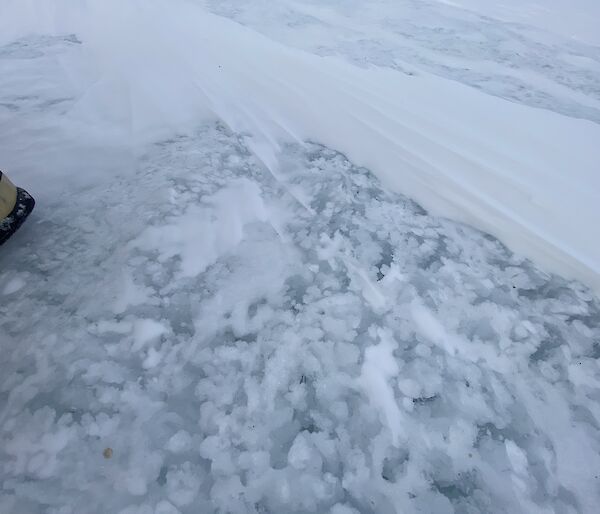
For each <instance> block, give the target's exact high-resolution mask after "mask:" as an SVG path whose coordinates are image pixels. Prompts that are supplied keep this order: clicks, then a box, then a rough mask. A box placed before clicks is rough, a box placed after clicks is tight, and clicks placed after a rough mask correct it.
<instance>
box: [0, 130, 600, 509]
mask: <svg viewBox="0 0 600 514" xmlns="http://www.w3.org/2000/svg"><path fill="white" fill-rule="evenodd" d="M285 155H286V158H285V159H286V160H285V163H284V164H283V165H282V172H281V175H280V176H279V177H277V178H275V177H274V176H273V175H272V174H271V173H269V172H268V170H266V169H265V168H264V167H263V166H261V165H260V163H259V162H258V161H257V160H256V159H255V158H254V157H253V156H251V154H250V153H249V152H248V151H247V149H246V148H244V145H243V143H242V142H241V139H240V138H239V137H236V136H235V135H234V134H231V133H230V132H228V131H227V130H226V129H224V128H222V127H221V128H220V127H215V126H207V127H206V128H205V129H203V130H201V131H200V132H198V133H197V134H195V135H193V136H190V137H181V138H178V139H175V140H172V141H166V142H164V143H162V144H160V145H156V146H154V147H153V148H152V149H150V150H149V151H148V153H147V155H146V156H145V158H144V160H143V161H142V162H141V163H140V165H139V167H138V169H137V171H136V173H135V175H134V176H128V177H123V178H122V179H121V180H120V181H119V182H118V183H113V184H112V185H110V184H109V185H106V184H105V185H104V187H102V188H94V189H90V190H89V191H87V192H81V193H80V194H79V195H77V196H76V197H73V198H71V199H70V201H69V202H63V203H61V204H60V205H57V206H55V208H54V210H53V216H52V218H51V219H46V220H44V221H42V220H41V219H40V220H38V222H37V223H32V224H31V225H30V226H29V227H28V232H27V234H20V235H19V236H16V237H18V238H19V239H18V240H17V241H16V244H12V243H11V245H12V246H10V247H9V252H10V253H9V256H10V259H8V258H6V256H5V255H3V256H2V258H3V262H2V263H3V274H2V280H5V279H6V278H7V277H9V276H14V275H15V274H16V275H17V276H19V277H22V279H23V280H24V281H25V283H26V286H25V290H26V291H27V294H26V295H25V294H19V291H15V292H10V290H9V292H8V294H5V296H4V298H10V299H11V300H12V301H11V303H6V302H3V303H2V305H3V307H2V309H3V311H2V314H3V316H2V318H1V323H2V326H1V329H2V333H3V334H4V337H3V347H4V353H5V359H4V360H3V362H2V364H1V366H2V377H3V381H2V391H3V395H4V398H5V402H6V403H5V405H4V408H3V411H2V452H3V459H2V462H3V465H2V472H1V473H2V479H3V480H2V484H3V488H2V497H1V498H2V499H1V503H0V506H1V510H2V512H31V513H35V512H52V513H58V512H60V513H62V514H66V513H70V512H73V513H76V512H81V511H85V512H119V513H121V512H122V513H126V514H132V513H136V514H137V513H163V512H164V513H170V512H173V513H176V512H182V513H185V512H212V511H219V512H282V511H285V512H308V511H311V512H326V511H329V510H331V512H333V513H338V512H339V513H341V512H455V511H458V512H507V511H510V512H528V513H530V512H547V511H548V510H552V509H554V511H555V512H561V511H563V512H568V511H569V510H572V511H580V512H593V505H595V503H596V501H597V498H598V493H597V487H598V482H597V480H598V479H597V478H596V476H595V475H594V474H593V470H594V469H597V468H598V466H599V465H600V458H599V456H598V443H599V437H598V430H597V428H598V427H597V421H596V419H597V416H598V412H597V404H596V403H595V402H594V401H593V398H594V395H595V394H596V392H597V390H598V385H599V384H598V365H597V358H598V344H597V341H598V337H600V326H599V324H598V319H599V316H600V305H599V303H598V301H597V300H595V299H594V298H593V296H591V295H590V294H589V292H587V291H586V290H585V289H583V288H582V287H581V286H578V285H577V284H575V283H570V284H569V283H567V282H565V281H564V280H562V279H559V278H558V277H555V276H549V275H546V274H544V273H541V272H540V271H538V270H537V269H536V268H535V267H534V266H533V265H532V264H531V263H529V262H528V261H525V260H523V259H521V258H518V257H516V256H514V255H513V254H511V253H510V252H509V251H507V250H506V248H505V247H503V246H502V245H501V244H499V243H498V241H496V240H495V239H493V238H491V237H489V236H486V235H485V234H482V233H480V232H477V231H475V230H474V229H471V228H468V227H466V226H463V225H460V224H457V223H455V222H450V221H446V220H443V219H439V218H435V217H432V216H430V215H428V214H426V213H425V211H423V210H422V209H421V208H419V207H418V206H417V205H416V204H414V203H413V202H411V201H409V200H407V199H406V198H404V197H402V196H399V195H396V194H392V193H389V192H386V191H385V190H384V189H382V187H381V185H380V184H379V182H378V181H377V180H376V179H375V178H374V177H373V175H371V173H369V172H368V171H367V170H365V169H362V168H357V167H355V166H353V165H352V164H351V163H350V162H349V161H348V160H347V159H346V158H345V157H344V156H342V155H340V154H338V153H336V152H333V151H331V150H328V149H326V148H323V147H321V146H318V145H314V144H311V145H307V146H304V147H302V146H293V147H288V148H286V152H285ZM157 192H159V194H157ZM225 197H228V198H229V202H230V205H231V206H232V207H233V206H237V209H241V210H242V211H244V212H245V218H244V219H245V220H246V222H244V223H240V224H237V225H236V226H237V227H238V230H239V231H240V232H242V233H243V238H242V239H236V241H237V242H238V244H236V245H232V244H229V243H226V244H221V243H219V241H218V239H217V240H214V241H213V243H212V245H211V244H210V242H208V241H207V240H206V239H205V238H204V233H205V232H206V231H208V232H209V233H210V232H211V230H216V228H217V227H218V226H220V224H221V223H222V220H221V218H220V213H222V211H221V205H222V204H221V203H220V202H221V201H222V199H223V198H225ZM298 198H301V199H302V201H299V200H298ZM93 205H96V206H98V207H97V208H98V209H100V210H101V211H103V213H105V214H103V216H102V219H101V220H100V221H99V223H97V225H96V226H95V228H94V230H90V229H89V227H88V226H87V224H86V219H85V218H79V217H73V215H72V213H73V212H78V213H82V212H85V211H86V210H88V209H89V208H90V207H91V206H93ZM197 209H202V210H203V218H202V220H201V222H200V224H197V225H193V224H190V223H188V222H187V221H186V220H188V219H189V216H190V213H193V212H195V211H196V210H197ZM235 209H236V207H234V209H233V212H236V211H235ZM96 212H97V211H96ZM124 217H126V218H127V220H128V223H127V228H126V229H125V230H123V228H122V221H123V219H124ZM210 224H213V225H214V226H213V228H211V227H210ZM204 225H207V226H204ZM157 231H158V232H157ZM133 234H136V235H135V236H134V237H132V235H133ZM157 234H162V235H163V236H164V237H163V238H160V237H157ZM179 237H181V238H185V240H186V241H189V242H190V244H197V245H198V248H199V252H200V258H199V262H202V263H203V264H202V266H201V267H200V264H198V266H199V267H198V269H197V270H194V271H197V273H195V274H194V275H193V276H192V275H191V274H190V273H187V272H186V270H188V271H189V268H188V264H189V262H188V259H189V256H187V254H186V252H185V251H183V252H181V253H180V254H175V253H174V252H173V251H172V246H171V243H172V242H173V238H179ZM29 239H30V240H31V243H26V241H27V240H29ZM56 241H60V242H61V244H59V245H57V244H56ZM34 243H35V244H34ZM204 243H206V244H204ZM202 255H207V257H202ZM124 296H125V297H127V298H128V299H129V301H128V302H125V303H124V302H123V301H122V298H123V297H124ZM24 312H26V313H27V316H23V315H22V313H24ZM106 447H110V448H112V449H113V452H114V454H113V457H112V459H110V460H106V459H104V458H103V457H102V451H103V449H104V448H106ZM353 509H354V510H353Z"/></svg>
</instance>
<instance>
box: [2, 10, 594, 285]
mask: <svg viewBox="0 0 600 514" xmlns="http://www.w3.org/2000/svg"><path fill="white" fill-rule="evenodd" d="M2 20H3V22H4V24H7V22H8V24H7V26H6V27H3V28H2V31H1V32H2V34H3V36H4V37H9V36H10V35H11V34H13V35H14V34H16V33H26V32H27V31H28V30H29V31H40V32H42V33H57V34H60V33H63V34H64V33H76V34H77V35H78V37H79V38H81V40H82V43H83V45H82V51H81V60H80V62H79V63H78V66H77V67H74V65H73V64H72V63H69V65H68V67H69V68H70V69H69V72H68V73H69V80H70V81H72V82H74V83H76V84H77V88H78V92H79V101H78V102H77V104H76V106H75V107H74V108H73V109H72V110H70V111H69V112H68V113H67V114H66V115H65V120H64V121H65V123H68V124H71V126H73V127H75V126H77V127H78V129H77V130H81V127H82V126H86V127H93V128H94V130H101V134H102V135H101V137H103V138H106V139H107V140H108V139H112V138H114V140H118V141H124V142H127V144H130V145H136V144H139V143H140V142H142V141H148V140H153V139H157V138H159V137H161V136H165V135H167V134H169V133H172V132H173V131H177V132H185V131H186V130H189V129H190V128H193V126H194V125H196V124H197V123H198V121H199V119H201V118H206V116H207V115H209V116H210V115H212V116H214V117H216V118H218V119H220V120H222V121H224V122H225V123H227V124H228V125H229V126H230V127H231V128H232V129H233V130H236V131H239V132H243V133H245V134H247V136H248V140H249V145H250V147H251V148H252V149H253V151H254V152H255V153H256V155H257V156H258V157H260V158H261V159H262V160H263V162H264V164H265V165H266V166H267V167H269V168H270V169H271V170H272V171H273V172H274V173H276V169H277V166H278V164H277V162H278V157H279V151H280V145H281V144H282V143H284V142H286V141H290V140H294V141H303V140H307V139H310V140H314V141H318V142H321V143H323V144H325V145H327V146H329V147H332V148H336V149H338V150H339V151H341V152H343V153H345V154H346V155H348V157H349V158H351V159H352V160H353V161H355V162H356V163H358V164H360V165H363V166H365V167H368V168H370V169H372V170H373V171H374V172H375V173H376V174H377V175H379V177H380V178H381V179H382V180H383V181H384V182H385V183H386V184H387V185H388V186H389V187H391V188H393V189H395V190H397V191H401V192H403V193H405V194H407V195H409V196H412V197H413V198H415V199H416V200H417V201H418V202H420V203H421V204H422V205H423V206H424V207H426V208H427V209H428V210H430V211H431V212H432V213H434V214H439V215H443V216H448V217H451V218H454V219H458V220H461V221H464V222H466V223H469V224H471V225H473V226H475V227H478V228H480V229H482V230H484V231H486V232H488V233H491V234H493V235H495V236H497V237H499V238H500V239H501V240H502V241H503V242H505V243H506V244H508V245H509V246H510V247H511V248H512V249H513V250H515V251H517V252H519V253H522V254H523V255H526V256H528V257H530V258H532V259H534V260H535V261H537V262H538V263H540V264H541V265H542V266H544V267H545V268H546V269H548V270H550V271H556V272H559V273H562V274H563V275H566V276H568V277H573V278H578V279H580V280H582V281H584V282H585V283H587V284H589V285H591V286H592V287H594V288H596V289H598V288H600V244H599V242H598V240H597V238H594V237H591V234H592V233H593V232H594V220H595V219H598V218H599V216H600V208H599V205H600V173H598V162H600V150H599V147H598V141H600V127H599V126H598V125H596V124H593V123H591V122H587V121H584V120H577V119H571V118H567V117H564V116H561V115H558V114H555V113H552V112H547V111H542V110H536V109H531V108H527V107H524V106H520V105H517V104H513V103H510V102H507V101H503V100H500V99H497V98H493V97H490V96H488V95H484V94H481V93H479V92H477V91H474V90H472V89H470V88H468V87H465V86H462V85H460V84H457V83H454V82H451V81H447V80H444V79H441V78H439V77H435V76H432V75H429V74H426V73H422V72H420V73H415V74H403V73H401V72H398V71H395V70H389V69H378V68H370V69H358V68H356V67H354V66H352V65H349V64H346V63H345V62H342V61H340V60H339V59H336V58H320V57H316V56H314V55H309V54H307V53H303V52H300V51H297V50H292V49H290V48H286V47H284V46H282V45H279V44H277V43H274V42H273V41H271V40H268V39H266V38H264V37H262V36H260V35H258V34H256V33H255V32H253V31H251V30H249V29H246V28H244V27H242V26H239V25H237V24H235V23H233V22H231V21H229V20H226V19H223V18H220V17H217V16H214V15H211V14H209V13H206V12H204V11H203V10H202V9H200V8H199V7H198V6H197V5H194V4H192V3H187V2H164V1H159V0H153V1H150V2H148V1H144V2H141V1H131V2H126V3H123V2H113V1H107V2H87V3H83V4H78V5H77V6H76V7H74V5H73V3H72V2H68V1H55V2H35V1H30V2H16V1H12V2H9V3H8V4H5V5H4V12H3V13H2ZM23 23H24V24H25V27H21V26H19V25H20V24H23ZM27 24H30V26H27Z"/></svg>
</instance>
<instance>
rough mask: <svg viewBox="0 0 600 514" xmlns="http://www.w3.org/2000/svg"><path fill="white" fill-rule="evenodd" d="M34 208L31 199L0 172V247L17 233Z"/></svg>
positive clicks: (33, 202)
mask: <svg viewBox="0 0 600 514" xmlns="http://www.w3.org/2000/svg"><path fill="white" fill-rule="evenodd" d="M34 206H35V200H34V199H33V197H32V196H31V195H30V194H29V193H28V192H27V191H25V190H24V189H21V188H20V187H15V186H14V185H13V184H12V182H11V181H10V180H8V177H7V176H6V175H4V174H3V173H2V172H0V215H1V216H0V245H1V244H3V243H4V242H5V241H6V240H7V239H8V238H9V237H10V236H12V235H13V234H14V233H15V232H16V231H17V229H18V228H19V227H20V226H21V225H22V224H23V222H24V221H25V220H26V219H27V216H29V214H30V213H31V211H32V210H33V207H34Z"/></svg>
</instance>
